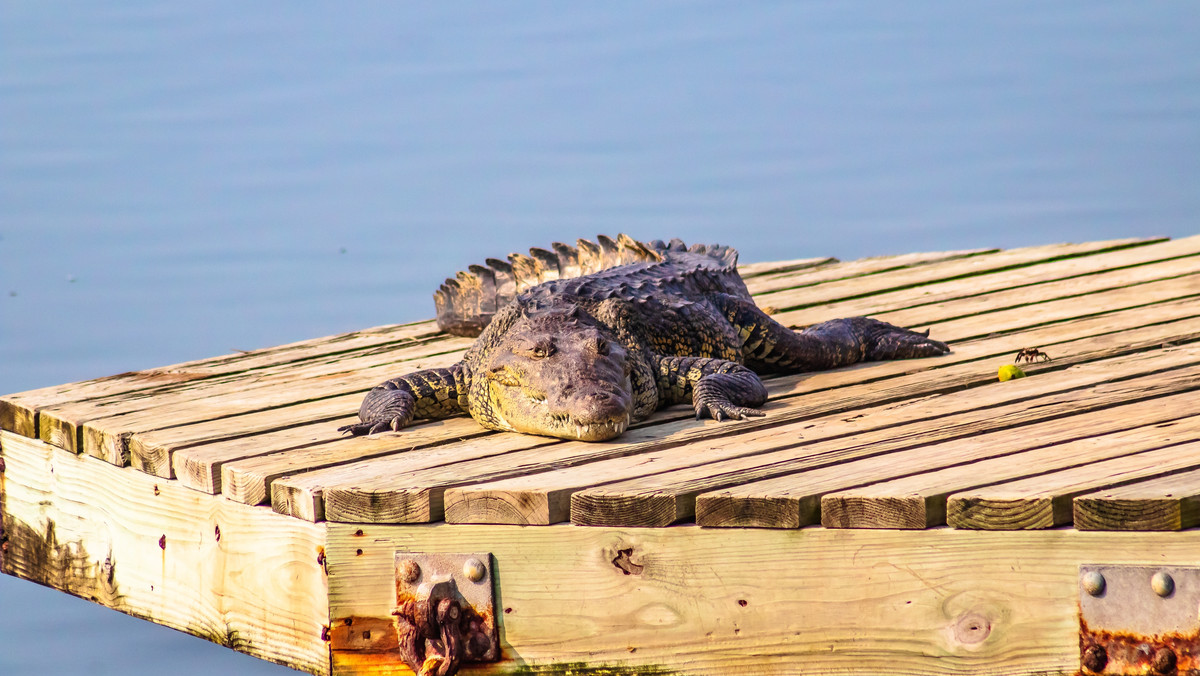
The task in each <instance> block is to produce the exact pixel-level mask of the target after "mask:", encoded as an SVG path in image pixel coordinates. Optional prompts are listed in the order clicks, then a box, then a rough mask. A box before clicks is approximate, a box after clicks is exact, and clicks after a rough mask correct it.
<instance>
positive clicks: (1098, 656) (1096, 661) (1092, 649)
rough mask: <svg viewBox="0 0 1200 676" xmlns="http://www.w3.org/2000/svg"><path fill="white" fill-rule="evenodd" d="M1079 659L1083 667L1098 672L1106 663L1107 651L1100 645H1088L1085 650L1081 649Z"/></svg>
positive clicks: (1102, 669)
mask: <svg viewBox="0 0 1200 676" xmlns="http://www.w3.org/2000/svg"><path fill="white" fill-rule="evenodd" d="M1081 661H1082V662H1083V667H1084V668H1085V669H1087V670H1088V671H1093V672H1095V673H1097V674H1098V673H1100V672H1101V671H1104V667H1105V666H1107V665H1108V651H1107V650H1105V649H1104V646H1102V645H1092V646H1088V648H1087V650H1084V651H1083V658H1082V660H1081Z"/></svg>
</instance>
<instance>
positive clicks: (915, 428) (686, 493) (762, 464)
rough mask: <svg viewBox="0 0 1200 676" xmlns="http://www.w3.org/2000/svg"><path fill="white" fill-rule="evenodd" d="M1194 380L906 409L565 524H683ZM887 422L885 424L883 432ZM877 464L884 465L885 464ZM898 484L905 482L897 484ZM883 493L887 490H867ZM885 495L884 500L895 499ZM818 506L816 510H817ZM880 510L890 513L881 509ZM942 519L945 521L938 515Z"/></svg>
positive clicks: (591, 492) (599, 499)
mask: <svg viewBox="0 0 1200 676" xmlns="http://www.w3.org/2000/svg"><path fill="white" fill-rule="evenodd" d="M1197 377H1200V367H1195V368H1184V369H1180V370H1179V371H1178V372H1175V371H1172V372H1168V373H1164V374H1155V375H1150V376H1145V377H1141V378H1135V379H1133V380H1129V381H1123V382H1120V383H1111V384H1107V385H1097V386H1094V387H1089V388H1087V389H1075V390H1069V391H1067V392H1062V393H1059V394H1055V395H1051V396H1047V397H1043V398H1040V399H1031V400H1028V401H1017V402H1015V403H1012V404H1007V405H1000V406H995V407H988V408H982V409H978V410H972V411H967V412H964V413H959V414H954V415H946V416H944V417H940V418H939V417H937V416H936V413H935V412H936V408H934V409H926V407H925V406H924V402H913V403H912V405H911V406H907V407H902V408H899V412H900V413H901V415H905V414H907V415H909V416H912V418H914V419H915V420H916V421H914V422H911V423H905V424H897V422H898V421H896V419H895V418H892V420H890V421H889V420H888V417H886V416H885V417H884V419H883V420H880V421H879V422H877V423H875V424H877V425H880V428H879V429H876V430H871V431H869V432H864V433H859V434H857V435H855V436H852V437H847V438H845V439H840V440H838V441H836V442H833V443H832V444H825V445H823V446H820V447H818V448H816V449H808V448H803V447H802V448H787V447H785V448H783V449H782V450H777V451H774V452H772V453H770V454H767V455H754V456H750V457H745V458H736V459H733V460H728V461H724V462H713V463H710V464H706V465H698V466H695V467H690V468H686V469H681V470H676V471H673V472H666V473H663V474H651V475H648V476H643V477H637V478H634V479H627V480H624V481H617V482H614V483H608V484H605V485H600V486H596V487H592V488H587V489H584V490H579V491H577V492H575V493H574V494H572V495H571V522H572V523H575V524H579V525H588V526H594V525H609V526H666V525H670V524H672V523H677V522H679V521H683V520H687V519H690V518H691V517H692V516H693V515H694V513H695V502H696V496H697V495H699V494H700V493H704V492H707V491H712V490H719V489H721V488H725V487H728V486H735V485H738V484H743V483H747V482H750V481H756V480H759V479H763V478H769V477H774V476H779V475H780V474H787V473H793V472H797V471H803V470H806V469H809V468H811V467H815V466H821V465H825V464H829V463H831V462H837V461H846V460H850V459H855V458H862V457H869V456H878V455H880V454H882V453H887V452H890V451H895V450H903V449H906V448H913V447H920V446H923V445H928V444H934V443H938V442H940V441H946V440H952V439H958V438H970V437H976V436H978V435H981V434H986V433H989V432H994V431H997V430H1007V429H1009V428H1014V427H1019V426H1021V425H1026V424H1030V423H1033V422H1038V421H1042V420H1048V419H1053V418H1056V417H1060V416H1070V415H1077V414H1079V413H1086V412H1088V411H1093V410H1098V409H1101V408H1106V407H1109V406H1114V405H1117V404H1120V403H1124V402H1128V401H1136V400H1139V399H1142V398H1146V397H1150V396H1155V395H1160V394H1164V393H1169V392H1172V393H1173V392H1179V391H1186V390H1191V389H1195V388H1197V387H1200V383H1197V382H1194V379H1196V378H1197ZM984 389H990V388H984ZM997 389H998V388H997ZM1007 389H1008V388H1005V390H1007ZM959 396H960V395H955V396H954V397H939V398H938V399H935V400H933V401H934V402H937V401H939V400H942V399H956V398H958V397H959ZM864 418H865V416H864ZM889 422H890V423H891V424H888V423H889ZM831 447H832V448H831ZM809 451H811V452H815V453H817V456H816V459H814V457H813V456H811V455H809ZM695 452H700V451H699V450H697V451H695ZM883 462H885V463H887V462H888V460H883ZM896 469H899V468H896ZM914 480H915V479H914ZM902 481H904V480H902V479H898V480H896V482H897V483H899V482H902ZM888 483H889V484H890V483H891V482H888ZM883 485H886V484H874V486H883ZM871 490H872V487H863V488H861V489H856V491H855V493H856V497H857V493H858V492H869V491H871ZM879 490H883V489H882V488H881V489H879ZM837 495H839V496H840V495H844V493H837ZM886 495H887V497H889V498H890V497H891V496H892V495H894V493H887V494H886ZM881 500H882V499H881ZM824 504H825V503H824V502H823V503H822V505H824ZM885 504H888V505H890V503H886V502H885ZM824 511H825V507H824V506H823V507H822V514H823V516H822V523H823V524H825V525H826V526H829V525H830V523H826V520H825V517H824ZM941 517H942V518H944V513H943V514H941ZM839 523H840V522H839ZM854 527H867V526H854Z"/></svg>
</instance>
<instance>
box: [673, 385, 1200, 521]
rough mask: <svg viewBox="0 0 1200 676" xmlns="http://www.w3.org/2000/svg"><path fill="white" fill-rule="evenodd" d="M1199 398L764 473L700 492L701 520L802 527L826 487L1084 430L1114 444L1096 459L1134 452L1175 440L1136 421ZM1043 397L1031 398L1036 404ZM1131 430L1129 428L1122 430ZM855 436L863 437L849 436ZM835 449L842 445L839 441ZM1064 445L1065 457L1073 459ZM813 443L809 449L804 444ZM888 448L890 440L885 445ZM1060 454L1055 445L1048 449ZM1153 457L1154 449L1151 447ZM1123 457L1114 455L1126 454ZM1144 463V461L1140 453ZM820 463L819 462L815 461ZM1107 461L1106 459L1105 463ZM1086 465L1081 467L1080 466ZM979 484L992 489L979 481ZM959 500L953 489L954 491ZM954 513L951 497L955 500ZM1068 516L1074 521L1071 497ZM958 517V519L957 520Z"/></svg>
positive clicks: (1059, 439)
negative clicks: (778, 473) (1137, 446)
mask: <svg viewBox="0 0 1200 676" xmlns="http://www.w3.org/2000/svg"><path fill="white" fill-rule="evenodd" d="M1192 398H1195V393H1194V392H1188V393H1184V394H1176V395H1172V396H1166V397H1161V398H1156V399H1151V400H1147V401H1138V402H1134V403H1129V404H1122V405H1119V406H1116V407H1114V408H1108V409H1102V410H1100V411H1096V412H1093V413H1084V414H1082V415H1067V416H1062V417H1058V418H1054V417H1051V418H1049V419H1047V420H1043V421H1042V422H1036V423H1031V424H1029V425H1027V426H1020V427H1017V426H1010V427H1001V428H1000V429H999V430H993V431H991V432H989V433H984V434H979V435H975V436H967V437H962V438H958V439H954V440H952V441H944V442H939V443H929V444H922V445H917V446H914V447H912V448H909V449H906V450H901V451H895V452H887V453H886V454H880V455H874V456H870V457H867V458H865V459H862V460H854V461H849V462H839V463H836V464H825V465H824V466H819V467H816V468H815V469H809V470H805V471H803V472H797V473H793V474H787V475H784V476H780V477H777V478H774V479H768V480H765V481H758V482H751V483H746V484H742V485H740V486H736V487H733V488H729V489H725V490H720V491H714V492H711V493H704V494H701V495H699V496H698V497H697V499H696V523H697V524H699V525H701V526H709V527H725V528H747V527H749V528H801V527H803V526H808V525H812V524H816V523H820V521H821V515H820V505H821V498H822V496H824V495H825V494H827V493H834V492H837V491H845V490H849V489H853V488H857V487H861V486H866V485H869V484H874V483H878V482H881V481H888V480H892V479H896V478H901V477H907V476H912V475H917V474H921V473H926V472H933V471H937V470H941V469H944V468H948V467H954V466H957V465H964V464H967V463H972V462H976V461H979V460H985V459H989V458H997V457H1001V456H1012V458H1013V459H1012V462H1013V463H1017V462H1018V461H1019V460H1020V461H1021V462H1026V461H1032V460H1037V459H1039V456H1036V455H1020V453H1021V452H1022V451H1027V450H1033V449H1038V448H1045V447H1048V446H1051V445H1054V444H1065V442H1073V441H1077V440H1079V439H1080V438H1083V437H1086V436H1098V435H1102V434H1103V435H1108V440H1109V441H1108V442H1106V443H1108V444H1109V445H1107V446H1104V447H1102V448H1100V449H1096V448H1094V447H1091V446H1089V445H1087V444H1084V445H1083V446H1085V447H1086V448H1084V449H1083V450H1086V451H1087V452H1088V453H1090V454H1091V455H1089V456H1088V457H1090V458H1092V459H1093V460H1095V459H1099V458H1102V457H1109V456H1111V455H1113V454H1117V455H1124V454H1127V453H1133V452H1134V450H1133V447H1132V446H1123V445H1121V444H1124V443H1127V442H1126V441H1125V440H1126V439H1129V441H1128V443H1133V444H1143V445H1146V444H1149V445H1150V446H1162V445H1167V444H1169V443H1172V442H1171V441H1170V440H1169V439H1167V440H1164V439H1162V438H1161V437H1159V436H1154V435H1153V434H1150V435H1148V434H1146V433H1145V432H1144V431H1142V430H1138V429H1137V427H1139V426H1142V425H1148V424H1154V423H1155V421H1158V420H1163V421H1166V420H1175V419H1177V418H1179V413H1173V412H1172V410H1171V408H1170V407H1171V406H1173V405H1174V406H1178V405H1181V404H1183V403H1184V402H1185V401H1186V400H1188V399H1192ZM1042 401H1043V400H1032V401H1030V405H1031V406H1035V405H1040V404H1041V403H1042ZM1164 427H1167V428H1170V431H1171V432H1177V431H1178V432H1182V431H1191V432H1196V431H1200V430H1197V429H1196V428H1195V427H1194V426H1193V427H1189V426H1188V424H1186V423H1180V422H1179V421H1178V420H1175V421H1174V422H1172V423H1171V424H1168V425H1164ZM1126 431H1129V434H1128V435H1125V434H1122V433H1125V432H1126ZM851 441H853V442H857V441H858V440H857V439H853V440H851ZM833 448H834V449H835V450H836V447H833ZM1061 448H1062V449H1063V452H1062V453H1061V455H1062V460H1063V461H1064V462H1069V461H1072V460H1073V457H1074V456H1072V455H1070V454H1069V453H1068V451H1069V449H1070V448H1071V446H1070V445H1069V444H1067V445H1064V446H1062V447H1061ZM803 450H807V449H803ZM881 450H882V451H886V450H887V449H886V447H884V448H882V449H881ZM1049 453H1050V454H1051V455H1056V454H1057V453H1058V452H1057V451H1049ZM1147 456H1148V457H1150V456H1149V454H1147ZM1123 461H1124V459H1123V458H1122V459H1120V460H1117V461H1114V462H1123ZM1138 462H1139V466H1140V463H1141V462H1142V461H1138ZM815 464H817V463H814V465H815ZM1099 464H1107V463H1099ZM1078 469H1082V468H1078ZM979 490H986V488H984V489H979ZM951 500H953V497H952V498H951ZM949 512H950V518H953V514H954V507H953V503H952V504H951V507H950V508H949ZM1067 513H1068V516H1067V520H1066V522H1067V523H1069V522H1070V516H1069V514H1070V501H1069V499H1068V500H1067ZM952 524H953V522H952Z"/></svg>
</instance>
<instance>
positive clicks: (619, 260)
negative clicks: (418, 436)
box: [433, 235, 737, 336]
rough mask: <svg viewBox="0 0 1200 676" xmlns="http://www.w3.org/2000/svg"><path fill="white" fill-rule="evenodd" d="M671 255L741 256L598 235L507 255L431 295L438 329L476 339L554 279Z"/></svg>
mask: <svg viewBox="0 0 1200 676" xmlns="http://www.w3.org/2000/svg"><path fill="white" fill-rule="evenodd" d="M668 251H691V252H693V253H707V254H708V255H710V256H712V257H714V258H716V259H718V260H719V261H721V263H722V264H724V265H728V266H733V265H736V264H737V252H736V251H734V250H733V249H731V248H729V247H723V246H717V245H712V246H708V247H706V246H704V245H703V244H700V245H693V246H692V247H691V248H690V249H689V248H688V247H687V246H686V245H684V243H683V242H681V241H679V240H677V239H674V240H671V242H670V243H668V244H664V243H663V242H661V241H654V242H649V243H646V242H639V241H637V240H635V239H633V238H632V237H630V236H628V235H618V236H617V238H616V239H615V240H614V239H612V238H611V237H607V236H605V235H600V236H599V237H597V238H596V241H595V242H589V241H588V240H586V239H581V240H577V241H576V243H575V246H570V245H568V244H563V243H562V242H555V243H553V244H551V245H550V249H541V248H537V247H535V248H533V249H530V250H529V255H528V256H526V255H525V254H519V253H514V254H509V256H508V259H507V260H500V259H498V258H489V259H487V260H486V261H485V265H472V266H470V267H468V268H467V270H465V271H463V272H459V273H458V274H457V275H455V276H454V277H451V278H449V279H447V280H446V281H445V283H444V284H442V286H441V288H439V289H438V290H437V291H435V292H434V294H433V302H434V304H435V305H436V306H437V321H438V327H439V328H440V329H441V330H443V331H445V332H447V333H453V334H455V335H458V336H477V335H479V334H480V332H482V331H483V329H484V327H486V326H487V325H488V322H490V321H491V320H492V316H493V315H495V314H496V312H498V311H499V310H500V309H501V308H503V307H504V306H505V305H507V304H509V303H510V302H512V301H513V299H515V298H516V297H517V296H518V295H519V294H520V293H521V292H522V291H524V290H525V289H528V288H530V287H533V286H537V285H538V284H541V283H542V282H548V281H550V280H553V279H570V278H572V277H582V276H583V275H589V274H591V273H593V272H599V271H601V270H607V269H608V268H614V267H617V266H618V265H626V264H628V263H638V262H643V261H651V262H656V261H662V260H663V257H664V254H665V253H666V252H668Z"/></svg>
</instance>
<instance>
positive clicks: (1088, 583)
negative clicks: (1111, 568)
mask: <svg viewBox="0 0 1200 676" xmlns="http://www.w3.org/2000/svg"><path fill="white" fill-rule="evenodd" d="M1081 582H1082V583H1083V590H1084V591H1085V592H1087V593H1088V594H1090V595H1092V596H1099V595H1101V594H1103V593H1104V588H1105V586H1106V585H1107V584H1108V583H1107V582H1105V581H1104V576H1103V575H1101V574H1100V573H1099V571H1095V570H1089V571H1088V572H1086V573H1084V574H1083V579H1082V580H1081Z"/></svg>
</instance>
